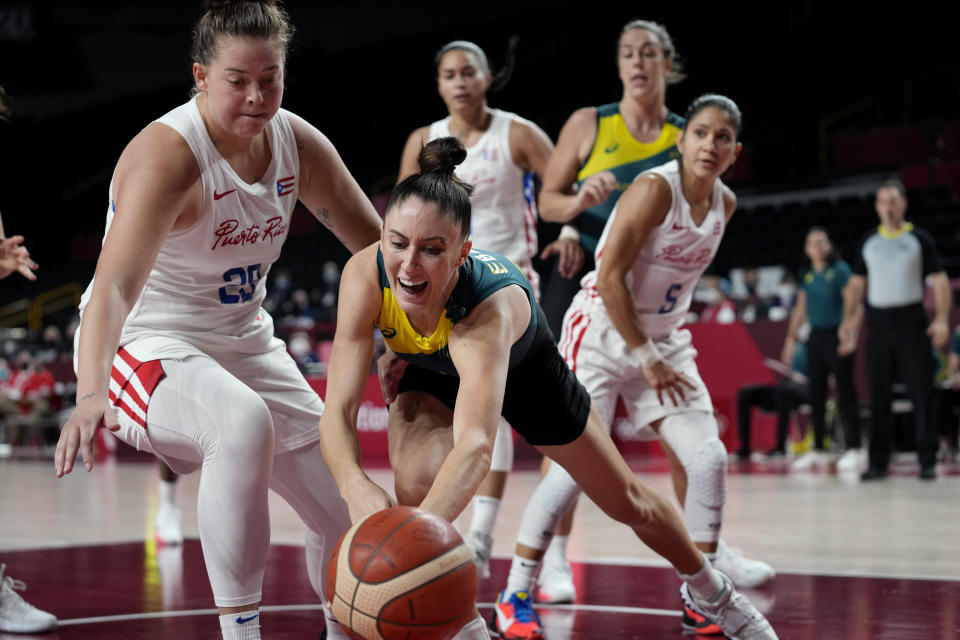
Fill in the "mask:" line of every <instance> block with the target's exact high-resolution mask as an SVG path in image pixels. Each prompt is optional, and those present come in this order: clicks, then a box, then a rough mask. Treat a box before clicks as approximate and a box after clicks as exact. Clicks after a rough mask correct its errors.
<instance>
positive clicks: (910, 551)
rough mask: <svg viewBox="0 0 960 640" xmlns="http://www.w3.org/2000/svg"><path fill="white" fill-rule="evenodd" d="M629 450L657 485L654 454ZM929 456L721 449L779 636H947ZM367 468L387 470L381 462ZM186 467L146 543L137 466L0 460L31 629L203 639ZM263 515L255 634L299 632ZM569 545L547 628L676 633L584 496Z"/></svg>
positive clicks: (524, 492) (312, 619) (502, 540)
mask: <svg viewBox="0 0 960 640" xmlns="http://www.w3.org/2000/svg"><path fill="white" fill-rule="evenodd" d="M631 462H632V465H633V466H634V468H635V469H636V470H637V472H638V473H639V474H640V476H641V477H642V478H643V479H644V481H645V482H647V483H649V484H650V485H651V486H653V487H655V488H656V489H658V490H660V491H663V492H665V493H670V485H669V478H668V476H667V474H666V473H665V471H666V469H665V467H664V465H663V462H662V461H661V460H634V461H631ZM939 470H940V477H939V478H938V479H937V480H936V481H935V482H932V483H924V482H921V481H919V480H918V479H917V478H916V467H915V465H914V464H913V463H912V462H910V461H904V462H902V463H898V464H897V465H895V467H894V469H893V471H894V473H893V476H892V477H891V478H890V479H889V480H887V481H884V482H881V483H876V484H874V483H870V484H861V483H860V482H858V481H857V480H856V479H855V478H853V477H850V478H847V477H838V476H836V475H834V474H832V473H828V472H818V473H808V474H803V475H800V474H790V473H787V472H786V469H785V466H784V465H774V464H771V465H764V464H757V463H749V464H746V465H735V464H734V465H731V474H730V478H729V497H728V504H727V510H726V519H725V525H724V538H725V540H727V542H728V543H729V544H730V545H731V546H736V547H740V548H742V549H743V550H744V552H745V553H747V554H748V555H750V556H752V557H757V558H760V559H763V560H766V561H768V562H770V563H771V564H772V565H773V566H774V567H776V569H777V571H778V575H777V577H776V578H775V579H774V580H773V581H772V583H771V584H769V585H768V586H765V587H763V588H761V589H757V590H751V591H748V592H747V593H748V595H749V596H750V597H751V599H752V600H753V601H754V602H755V604H757V606H758V607H760V608H761V609H762V610H764V611H765V612H766V614H767V616H768V618H769V619H770V621H771V622H772V623H773V625H774V627H775V628H776V629H777V632H778V634H779V636H780V638H783V639H784V640H787V639H793V638H796V639H802V640H808V639H809V640H814V639H816V640H820V639H823V640H830V639H854V640H867V639H871V640H873V639H889V640H899V639H904V640H906V639H914V638H916V639H918V640H919V639H923V640H929V639H936V640H946V639H948V638H949V639H954V638H960V471H958V469H957V468H956V467H954V466H947V465H941V466H940V469H939ZM371 475H372V476H373V477H374V478H375V479H376V480H377V481H378V482H381V483H382V484H383V485H384V486H387V487H390V486H391V484H392V478H391V475H390V473H389V472H388V471H377V470H375V471H372V472H371ZM536 480H537V474H536V472H535V471H532V470H529V471H527V470H525V471H517V472H515V473H514V474H513V475H512V476H511V478H510V481H509V482H508V485H507V495H506V496H505V499H504V502H503V505H502V508H501V513H500V518H499V520H498V523H497V528H496V531H495V545H494V553H495V556H496V558H495V560H494V562H493V576H492V578H491V579H489V580H486V581H483V582H482V583H481V585H480V592H479V595H478V600H479V603H480V605H481V611H482V612H483V613H484V614H489V603H491V602H492V601H493V600H494V598H495V597H496V594H497V591H498V590H499V589H500V588H501V587H502V586H503V584H504V582H505V579H506V574H507V571H508V568H509V555H510V553H511V550H512V544H513V536H514V534H515V532H516V527H517V523H518V521H519V518H520V513H521V511H522V509H523V506H524V504H525V502H526V499H527V497H528V496H529V495H530V492H531V491H532V489H533V487H534V485H535V483H536ZM197 481H198V477H197V476H196V475H193V476H187V477H184V478H182V479H181V481H180V486H179V501H180V506H181V511H182V513H183V528H184V533H185V535H186V536H187V541H186V543H185V544H184V545H183V547H175V548H162V547H161V548H158V547H157V545H156V544H155V543H154V542H153V532H152V520H153V514H154V513H155V511H156V508H157V493H156V469H155V467H154V466H153V465H152V464H147V463H142V462H107V463H104V464H101V465H99V466H98V467H97V468H96V469H95V471H94V472H93V473H90V474H87V473H83V472H80V473H74V474H72V475H71V476H69V477H67V478H66V479H64V480H59V481H58V480H56V478H55V477H54V475H53V470H52V464H51V463H50V462H48V461H45V460H44V461H30V460H22V459H18V460H9V459H8V460H0V562H4V563H6V564H7V573H8V575H10V576H13V577H15V578H17V579H20V580H23V581H25V582H26V583H27V586H28V590H27V592H26V593H25V595H26V597H27V599H28V600H29V601H30V602H32V603H33V604H36V605H37V606H39V607H41V608H43V609H46V610H48V611H51V612H52V613H54V614H56V615H57V616H58V617H59V619H60V623H61V625H60V628H59V629H58V630H57V631H56V632H54V633H52V634H46V635H44V636H43V637H45V638H48V639H61V638H62V639H63V640H68V639H77V640H87V639H92V638H98V639H99V638H103V639H109V638H118V639H119V638H122V639H123V640H134V639H139V638H218V637H219V629H218V626H217V621H216V617H215V613H214V610H213V608H212V607H213V604H212V597H211V594H210V589H209V586H208V584H207V580H206V573H205V570H204V567H203V560H202V553H201V550H200V544H199V540H198V538H197V526H196V517H195V509H196V487H197ZM671 495H672V494H671ZM271 526H272V536H273V538H272V539H273V543H274V544H273V547H272V548H271V553H270V557H269V565H268V567H267V572H266V578H265V584H264V605H265V606H264V609H263V617H262V620H263V622H262V627H263V630H264V637H265V638H276V639H280V638H283V639H287V638H289V639H294V638H298V639H299V638H310V639H316V638H317V636H318V633H319V631H320V629H321V628H322V625H323V622H322V616H321V614H320V612H319V610H318V605H317V603H316V600H315V596H314V594H313V593H312V590H311V589H310V586H309V584H308V582H307V578H306V571H305V568H304V559H303V550H302V537H303V527H302V525H301V524H300V522H299V520H298V519H297V517H296V515H295V514H294V513H293V511H292V510H291V509H290V508H289V507H288V506H287V505H286V504H285V503H284V502H283V501H282V500H280V499H279V498H277V497H276V496H272V497H271ZM569 552H570V557H571V559H573V560H574V580H575V583H576V584H577V587H578V591H579V598H578V602H577V603H576V604H574V605H562V606H552V607H541V608H540V612H541V615H542V618H543V623H544V628H545V631H546V635H547V639H548V640H585V639H600V638H617V639H619V638H656V639H659V638H680V637H682V634H681V629H680V619H679V610H678V606H679V597H678V591H677V590H678V587H679V584H680V583H679V580H678V579H677V578H676V576H675V574H674V573H673V572H672V570H671V569H670V568H669V567H667V565H666V563H665V562H663V561H662V560H661V559H660V558H658V557H657V556H655V555H654V554H653V553H652V552H650V551H649V550H648V549H646V548H645V547H644V546H643V545H642V543H640V542H639V541H638V540H637V539H636V538H635V537H634V536H633V535H632V533H630V532H629V531H628V530H627V529H626V528H625V527H623V526H621V525H617V524H616V523H613V522H612V521H610V520H608V519H607V518H606V516H604V515H603V514H602V513H601V512H600V511H599V509H597V508H596V507H595V506H594V505H593V504H592V503H590V502H589V501H588V500H585V499H583V500H581V502H580V505H579V506H578V510H577V520H576V523H575V526H574V531H573V534H572V536H571V541H570V547H569ZM23 637H24V636H13V635H7V636H5V635H4V634H2V633H0V639H3V640H6V639H10V640H12V639H14V638H23ZM687 637H690V636H687Z"/></svg>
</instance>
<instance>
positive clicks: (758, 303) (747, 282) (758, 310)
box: [740, 268, 770, 323]
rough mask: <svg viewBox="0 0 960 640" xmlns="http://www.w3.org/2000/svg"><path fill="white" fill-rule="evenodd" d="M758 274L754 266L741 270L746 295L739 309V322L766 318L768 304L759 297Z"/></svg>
mask: <svg viewBox="0 0 960 640" xmlns="http://www.w3.org/2000/svg"><path fill="white" fill-rule="evenodd" d="M759 284H760V276H759V274H757V270H756V269H754V268H750V269H747V270H745V271H744V272H743V285H744V286H745V287H746V289H747V297H746V299H745V300H744V303H743V307H742V308H741V309H740V321H741V322H748V323H749V322H753V321H754V320H756V319H757V318H766V317H767V313H768V312H769V311H770V304H769V303H768V302H767V301H766V300H764V299H763V298H761V297H760V293H759V291H758V287H759Z"/></svg>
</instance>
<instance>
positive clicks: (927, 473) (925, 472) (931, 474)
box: [920, 464, 937, 480]
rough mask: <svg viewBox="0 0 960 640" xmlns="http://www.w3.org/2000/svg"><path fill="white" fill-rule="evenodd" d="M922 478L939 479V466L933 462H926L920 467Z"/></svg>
mask: <svg viewBox="0 0 960 640" xmlns="http://www.w3.org/2000/svg"><path fill="white" fill-rule="evenodd" d="M920 479H921V480H936V479H937V468H936V466H934V465H932V464H925V465H923V466H922V467H920Z"/></svg>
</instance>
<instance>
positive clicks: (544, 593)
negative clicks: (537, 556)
mask: <svg viewBox="0 0 960 640" xmlns="http://www.w3.org/2000/svg"><path fill="white" fill-rule="evenodd" d="M576 599H577V587H576V586H575V585H574V584H573V569H572V568H571V567H570V561H569V560H567V558H566V556H565V555H563V554H562V553H561V552H560V551H557V550H555V547H554V546H553V545H551V546H550V547H548V548H547V552H546V553H545V554H544V556H543V564H542V565H541V567H540V575H539V576H537V602H541V603H543V604H561V603H571V602H574V601H575V600H576Z"/></svg>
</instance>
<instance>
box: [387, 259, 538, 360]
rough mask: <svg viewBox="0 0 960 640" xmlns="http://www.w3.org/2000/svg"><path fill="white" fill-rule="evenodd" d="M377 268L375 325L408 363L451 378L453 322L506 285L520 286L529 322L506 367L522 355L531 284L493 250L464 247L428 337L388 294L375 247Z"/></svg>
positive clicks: (528, 339)
mask: <svg viewBox="0 0 960 640" xmlns="http://www.w3.org/2000/svg"><path fill="white" fill-rule="evenodd" d="M377 272H378V274H379V277H380V289H381V291H382V293H383V306H382V307H381V309H380V316H379V317H378V318H377V323H376V326H377V328H378V329H379V330H380V333H381V334H383V339H384V342H386V344H387V346H388V347H389V348H390V349H391V350H392V351H393V352H394V353H396V354H397V355H398V356H400V357H401V358H403V359H404V360H406V361H407V362H409V363H410V364H414V365H417V366H420V367H424V368H426V369H431V370H433V371H437V372H439V373H444V374H448V375H454V376H456V375H457V369H456V367H455V366H454V365H453V361H452V360H451V359H450V350H449V343H450V333H451V331H452V330H453V326H454V325H455V324H457V322H459V321H460V320H462V319H463V318H466V317H467V316H468V315H470V312H471V311H472V310H473V309H474V308H475V307H476V306H477V305H478V304H480V303H481V302H483V301H484V300H486V299H487V298H488V297H490V295H492V294H493V293H494V292H496V291H499V290H500V289H502V288H504V287H507V286H510V285H517V286H519V287H521V288H523V290H524V292H525V293H526V294H527V299H528V300H529V301H530V324H528V325H527V329H526V331H524V333H523V335H522V336H521V337H520V339H519V340H517V342H516V343H514V345H513V347H512V348H511V350H510V367H511V368H513V367H514V366H515V365H516V364H518V363H519V362H520V361H521V360H522V359H523V357H524V356H525V355H526V353H527V349H528V348H529V346H530V344H531V343H532V341H533V337H534V335H535V334H536V330H537V323H538V319H537V318H538V313H537V311H538V308H537V303H536V297H535V296H534V293H533V287H532V286H531V285H530V281H529V280H527V278H526V276H525V275H524V274H523V271H522V270H521V269H520V268H519V267H518V266H517V265H515V264H514V263H513V262H511V261H510V260H509V259H507V258H504V257H503V256H501V255H499V254H496V253H491V252H489V251H482V250H479V251H478V250H475V249H474V250H471V251H470V255H469V257H468V258H467V261H466V262H465V263H464V264H463V265H462V266H461V267H460V270H459V276H458V279H457V284H456V286H454V288H453V292H452V293H451V294H450V299H449V300H447V303H446V305H444V312H443V316H442V317H441V318H440V322H439V323H438V324H437V328H436V329H435V330H434V332H433V333H432V334H431V335H429V336H424V335H421V334H420V333H418V332H417V330H416V329H414V328H413V325H411V324H410V320H409V318H408V317H407V314H406V313H405V312H404V311H403V309H401V308H400V305H399V303H398V302H397V300H396V298H394V296H393V291H392V290H391V288H390V281H389V279H388V278H387V272H386V269H385V268H384V266H383V253H382V252H381V250H380V249H379V248H378V249H377Z"/></svg>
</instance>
